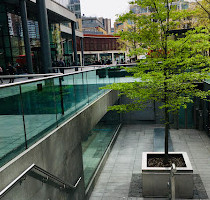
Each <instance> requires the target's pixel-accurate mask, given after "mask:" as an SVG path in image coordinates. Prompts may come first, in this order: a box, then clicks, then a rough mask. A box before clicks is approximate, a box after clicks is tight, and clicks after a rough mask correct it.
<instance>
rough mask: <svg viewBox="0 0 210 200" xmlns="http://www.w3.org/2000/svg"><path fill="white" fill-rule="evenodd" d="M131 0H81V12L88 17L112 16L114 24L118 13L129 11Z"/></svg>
mask: <svg viewBox="0 0 210 200" xmlns="http://www.w3.org/2000/svg"><path fill="white" fill-rule="evenodd" d="M129 1H130V0H80V3H81V12H82V14H85V16H87V17H90V16H91V17H95V16H96V17H104V18H111V20H112V26H113V24H114V21H115V19H116V18H117V17H116V15H117V14H122V13H125V12H126V11H128V8H129V3H128V2H129Z"/></svg>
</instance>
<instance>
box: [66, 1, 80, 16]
mask: <svg viewBox="0 0 210 200" xmlns="http://www.w3.org/2000/svg"><path fill="white" fill-rule="evenodd" d="M68 1H69V3H68V8H69V9H70V11H72V12H73V13H75V15H76V17H77V19H80V18H81V6H80V0H68Z"/></svg>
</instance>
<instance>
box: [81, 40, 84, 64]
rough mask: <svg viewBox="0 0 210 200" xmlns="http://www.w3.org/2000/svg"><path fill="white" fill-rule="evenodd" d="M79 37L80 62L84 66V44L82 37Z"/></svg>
mask: <svg viewBox="0 0 210 200" xmlns="http://www.w3.org/2000/svg"><path fill="white" fill-rule="evenodd" d="M80 39H81V54H82V60H81V61H82V62H81V65H82V66H84V65H85V63H84V61H85V60H84V44H83V38H80Z"/></svg>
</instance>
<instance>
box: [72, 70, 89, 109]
mask: <svg viewBox="0 0 210 200" xmlns="http://www.w3.org/2000/svg"><path fill="white" fill-rule="evenodd" d="M85 79H86V77H85ZM74 89H75V94H76V110H77V111H78V110H79V109H81V108H83V107H84V106H85V105H87V104H88V94H87V87H86V86H84V81H83V73H79V74H75V75H74Z"/></svg>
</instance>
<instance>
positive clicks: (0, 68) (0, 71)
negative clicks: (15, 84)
mask: <svg viewBox="0 0 210 200" xmlns="http://www.w3.org/2000/svg"><path fill="white" fill-rule="evenodd" d="M2 75H3V68H2V67H1V66H0V76H2ZM0 80H1V83H3V79H2V78H0Z"/></svg>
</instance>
